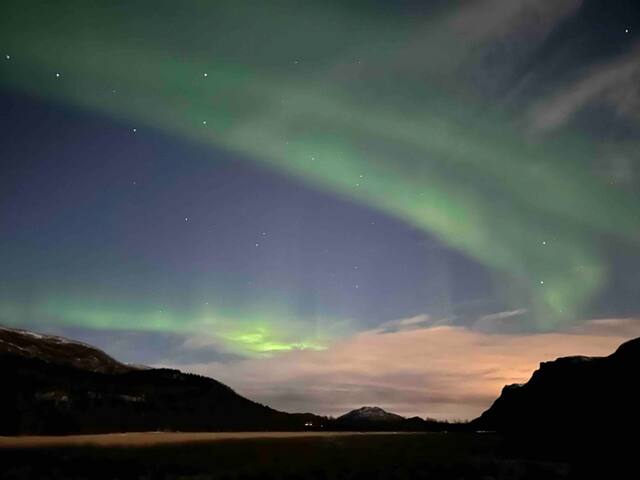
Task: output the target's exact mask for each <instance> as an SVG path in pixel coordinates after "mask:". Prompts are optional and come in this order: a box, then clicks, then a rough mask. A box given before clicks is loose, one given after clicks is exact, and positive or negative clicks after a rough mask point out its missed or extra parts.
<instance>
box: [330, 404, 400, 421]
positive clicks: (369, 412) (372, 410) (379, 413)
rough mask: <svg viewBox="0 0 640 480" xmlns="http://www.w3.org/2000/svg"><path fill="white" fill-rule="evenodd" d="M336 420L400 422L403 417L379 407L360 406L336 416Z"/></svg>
mask: <svg viewBox="0 0 640 480" xmlns="http://www.w3.org/2000/svg"><path fill="white" fill-rule="evenodd" d="M336 420H337V421H338V422H348V423H360V422H364V423H366V422H371V423H377V422H402V421H403V420H405V418H404V417H401V416H400V415H397V414H395V413H390V412H387V411H386V410H383V409H381V408H380V407H361V408H358V409H356V410H351V411H350V412H348V413H345V414H344V415H342V416H340V417H338V418H337V419H336Z"/></svg>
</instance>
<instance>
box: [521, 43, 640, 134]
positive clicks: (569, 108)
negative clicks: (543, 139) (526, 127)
mask: <svg viewBox="0 0 640 480" xmlns="http://www.w3.org/2000/svg"><path fill="white" fill-rule="evenodd" d="M598 102H601V103H604V104H606V105H609V106H610V107H612V108H613V109H614V110H615V111H616V112H618V113H619V114H623V115H636V116H637V115H638V112H640V46H639V47H637V48H635V49H634V50H633V51H632V52H631V53H629V54H627V55H624V56H622V57H620V58H617V59H615V60H613V61H609V62H606V63H603V64H600V65H598V66H596V67H594V68H592V69H590V70H589V71H587V72H586V73H585V74H584V75H583V76H582V77H580V78H579V79H578V80H577V81H575V82H574V83H572V84H570V85H568V86H566V87H565V88H564V89H562V90H561V91H560V92H559V93H557V94H555V95H553V96H552V97H551V98H548V99H546V100H544V101H543V102H541V103H539V104H537V105H535V106H534V107H533V109H532V110H531V112H530V121H531V126H532V128H533V129H534V130H537V131H543V132H544V131H549V130H554V129H556V128H559V127H561V126H563V125H564V124H565V123H566V122H567V121H569V120H570V119H571V118H572V117H573V115H575V114H576V113H577V112H579V111H580V110H582V109H583V108H585V107H587V106H588V105H592V104H596V103H598Z"/></svg>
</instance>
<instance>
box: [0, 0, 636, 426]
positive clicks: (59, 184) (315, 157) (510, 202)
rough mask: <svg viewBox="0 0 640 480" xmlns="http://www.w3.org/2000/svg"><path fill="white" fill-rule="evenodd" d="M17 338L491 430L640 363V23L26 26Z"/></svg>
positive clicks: (502, 17) (356, 14)
mask: <svg viewBox="0 0 640 480" xmlns="http://www.w3.org/2000/svg"><path fill="white" fill-rule="evenodd" d="M0 55H1V57H0V113H1V115H0V323H1V324H4V325H8V326H16V327H22V328H30V329H35V330H38V331H44V332H50V333H55V334H60V335H65V336H69V337H72V338H76V339H80V340H83V341H86V342H89V343H92V344H95V345H98V346H99V347H101V348H103V349H104V350H105V351H107V352H108V353H110V354H111V355H113V356H115V357H116V358H118V359H120V360H122V361H126V362H132V363H141V364H148V365H158V366H160V365H162V366H171V367H177V368H181V369H183V370H186V371H193V372H198V373H203V374H207V375H211V376H214V377H215V378H217V379H219V380H221V381H223V382H225V383H227V384H229V385H230V386H231V387H233V388H235V389H236V390H238V391H239V392H240V393H242V394H245V395H247V396H249V397H251V398H252V399H254V400H257V401H261V402H264V403H268V404H269V405H271V406H273V407H275V408H280V409H285V410H289V411H313V412H316V413H321V414H332V415H335V414H340V413H342V412H344V411H346V410H349V409H351V408H356V407H359V406H361V405H364V404H375V405H379V406H381V407H384V408H387V409H390V410H393V411H396V412H398V413H401V414H406V415H414V414H416V415H420V416H433V417H440V418H470V417H472V416H474V415H477V414H478V413H480V412H481V411H482V410H483V409H484V408H486V407H487V406H488V405H489V404H490V402H491V400H492V399H493V398H494V397H495V396H496V395H497V394H498V393H499V391H500V389H501V387H502V385H503V384H505V383H513V382H519V381H523V380H525V379H526V378H528V376H529V375H530V373H531V371H532V370H533V369H535V368H536V367H537V364H538V363H539V362H540V361H542V360H548V359H552V358H554V357H556V356H559V355H567V354H577V353H584V354H607V353H609V352H610V351H611V350H612V349H614V348H615V346H616V345H617V344H619V343H620V342H621V341H623V340H625V339H627V338H631V337H633V336H638V335H640V321H638V320H636V319H637V318H639V317H640V248H639V247H640V178H639V174H640V171H639V167H638V165H639V162H640V128H639V123H638V122H639V120H640V3H638V2H637V1H635V0H626V1H624V0H614V1H605V0H599V1H595V0H582V1H580V0H468V1H443V0H432V1H427V0H424V1H417V0H412V1H409V0H404V1H402V0H397V1H391V0H388V1H382V0H375V1H374V0H371V1H365V0H357V1H356V0H354V1H337V0H336V1H330V0H324V1H318V2H312V1H304V2H300V1H297V2H294V1H279V0H278V1H276V0H270V1H268V2H264V1H258V0H256V1H242V0H233V1H222V0H216V1H204V0H203V1H195V0H193V1H186V2H173V1H158V0H153V1H152V0H146V1H113V0H112V1H106V0H105V1H90V0H83V1H80V0H78V1H71V0H65V1H62V2H51V1H41V2H36V1H29V0H17V1H13V0H3V1H2V2H1V4H0Z"/></svg>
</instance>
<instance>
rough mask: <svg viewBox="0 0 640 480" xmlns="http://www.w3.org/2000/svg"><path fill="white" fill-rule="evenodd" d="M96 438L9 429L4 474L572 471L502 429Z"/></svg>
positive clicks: (519, 475)
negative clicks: (517, 446)
mask: <svg viewBox="0 0 640 480" xmlns="http://www.w3.org/2000/svg"><path fill="white" fill-rule="evenodd" d="M194 435H195V437H194ZM207 437H209V438H207ZM258 437H261V438H258ZM40 438H42V437H40ZM60 438H62V440H60ZM84 440H87V437H85V438H84ZM88 440H89V442H88V443H89V444H85V445H82V438H80V437H77V436H75V437H68V438H65V437H57V439H55V440H53V443H50V444H49V446H45V445H44V444H43V443H42V440H37V439H36V440H35V441H34V439H31V440H29V439H22V440H20V439H17V440H16V439H7V438H4V439H2V441H1V442H0V443H1V444H2V446H3V448H0V466H1V467H0V472H1V473H0V478H2V479H26V478H48V479H62V478H65V479H66V478H72V479H75V478H87V479H106V478H109V479H115V478H118V479H123V478H136V479H150V478H162V479H178V478H180V479H232V478H241V479H276V478H278V479H302V478H312V479H325V478H326V479H330V478H335V479H361V478H362V479H365V478H366V479H383V478H384V479H394V478H398V479H399V478H429V479H434V478H435V479H456V480H460V479H483V480H489V479H532V480H534V479H535V480H542V479H549V480H553V479H559V478H568V466H567V465H566V464H565V463H562V462H554V461H542V460H533V459H525V458H517V457H515V456H513V455H508V454H505V453H503V452H504V451H505V450H504V445H503V442H502V439H501V438H500V437H498V436H495V435H472V434H437V433H433V434H345V433H341V434H326V433H324V434H319V435H313V436H309V435H305V434H283V433H277V434H266V436H265V434H264V433H262V434H153V433H148V434H131V435H105V436H90V438H88ZM11 442H13V444H12V443H11ZM39 442H40V443H39ZM50 442H51V440H50ZM54 443H55V445H54Z"/></svg>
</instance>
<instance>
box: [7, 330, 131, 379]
mask: <svg viewBox="0 0 640 480" xmlns="http://www.w3.org/2000/svg"><path fill="white" fill-rule="evenodd" d="M0 354H15V355H18V356H20V357H23V358H35V359H39V360H42V361H44V362H46V363H51V364H55V365H67V366H71V367H76V368H79V369H82V370H90V371H93V372H102V373H124V372H128V371H132V370H135V369H136V367H133V366H129V365H125V364H122V363H120V362H118V361H117V360H115V359H113V358H111V357H110V356H109V355H107V354H106V353H104V352H103V351H102V350H98V349H97V348H95V347H92V346H91V345H86V344H84V343H81V342H77V341H74V340H69V339H67V338H63V337H56V336H53V335H42V334H40V333H35V332H30V331H28V330H21V329H17V328H5V327H2V326H0Z"/></svg>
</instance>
